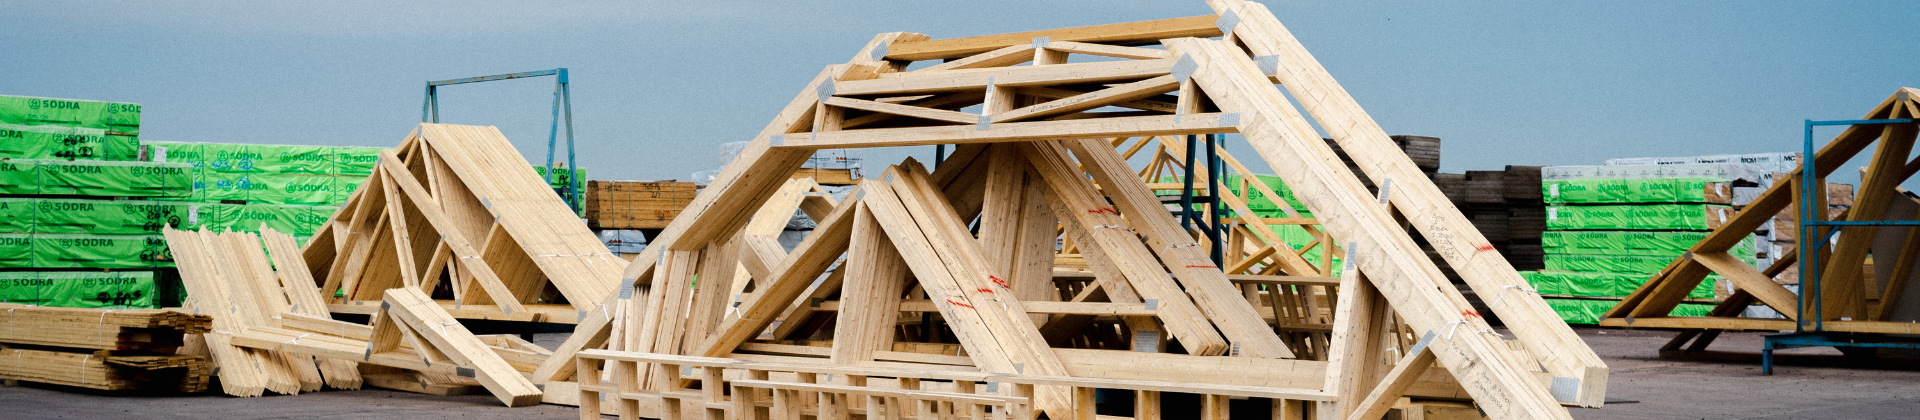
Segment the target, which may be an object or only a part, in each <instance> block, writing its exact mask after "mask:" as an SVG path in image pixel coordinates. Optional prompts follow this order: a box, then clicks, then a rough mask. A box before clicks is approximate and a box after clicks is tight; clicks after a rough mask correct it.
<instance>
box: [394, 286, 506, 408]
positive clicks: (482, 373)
mask: <svg viewBox="0 0 1920 420" xmlns="http://www.w3.org/2000/svg"><path fill="white" fill-rule="evenodd" d="M432 300H433V299H432V298H430V297H427V295H426V294H425V293H421V292H420V291H419V290H414V289H393V290H389V291H387V299H386V301H385V302H386V303H387V304H389V305H391V306H390V307H389V309H390V310H392V312H390V313H391V314H393V315H395V318H396V319H399V320H402V321H404V322H406V323H407V324H408V326H409V327H410V329H411V330H412V331H413V332H415V333H418V334H420V337H422V338H425V339H426V340H427V341H430V342H432V343H433V346H434V348H436V349H439V350H440V351H442V352H444V353H445V355H446V356H447V357H448V358H450V359H452V360H453V361H454V363H458V364H459V365H460V366H462V367H466V368H469V369H472V370H473V371H474V378H475V379H477V380H479V381H480V384H481V385H484V386H486V387H487V391H489V392H492V393H493V396H494V397H495V398H499V399H500V401H501V402H503V403H506V404H507V406H508V407H524V406H529V405H535V404H539V403H540V389H539V388H537V387H534V385H533V382H529V381H528V380H527V378H526V377H524V376H521V375H520V372H519V371H516V370H514V368H513V366H512V365H508V364H507V362H506V361H505V360H501V359H500V356H499V355H498V354H495V353H494V352H493V351H492V350H490V349H489V348H488V346H487V345H486V343H482V342H480V339H478V338H474V337H473V333H471V332H468V331H467V329H466V327H465V326H462V325H460V321H457V320H455V319H454V318H453V315H448V314H447V313H446V311H442V310H440V306H439V305H435V304H434V303H433V301H432Z"/></svg>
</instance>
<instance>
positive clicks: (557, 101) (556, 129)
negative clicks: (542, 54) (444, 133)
mask: <svg viewBox="0 0 1920 420" xmlns="http://www.w3.org/2000/svg"><path fill="white" fill-rule="evenodd" d="M540 76H554V77H555V79H556V80H555V81H554V85H553V125H551V126H550V127H548V129H547V160H546V166H547V175H546V177H547V186H550V187H551V186H553V178H554V177H555V176H559V175H558V172H559V170H558V169H559V168H555V167H554V163H555V162H554V160H553V158H554V156H553V155H554V153H555V149H556V146H557V143H558V142H559V138H560V125H561V123H562V122H563V120H564V122H565V124H566V127H567V168H566V169H567V170H568V171H569V172H568V176H569V177H572V176H573V173H574V172H572V171H578V170H579V168H580V165H578V164H576V162H575V161H574V152H573V94H572V92H571V90H569V89H568V87H567V69H566V68H565V67H562V68H557V69H552V70H540V71H529V72H520V73H508V74H496V75H492V76H480V77H468V78H461V79H448V80H434V81H428V82H427V99H426V103H424V104H421V106H420V121H421V122H431V123H438V122H440V94H439V88H440V87H441V86H448V85H458V84H466V83H479V82H492V81H498V80H512V79H525V78H529V77H540ZM567 181H568V182H567V183H566V186H565V187H559V188H554V189H553V190H554V192H555V193H557V194H560V198H561V199H562V200H566V202H567V206H568V207H572V208H573V210H574V211H580V209H582V208H583V207H582V206H583V205H584V204H585V202H584V201H583V200H581V198H580V193H581V191H580V187H579V185H578V184H580V183H581V180H576V179H571V178H569V179H567Z"/></svg>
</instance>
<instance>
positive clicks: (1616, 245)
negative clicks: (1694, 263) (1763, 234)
mask: <svg viewBox="0 0 1920 420" xmlns="http://www.w3.org/2000/svg"><path fill="white" fill-rule="evenodd" d="M1707 234H1708V232H1658V231H1547V232H1544V233H1542V234H1541V235H1540V248H1541V250H1543V251H1545V252H1547V253H1553V254H1589V255H1630V256H1640V257H1665V258H1673V257H1677V256H1680V254H1684V253H1686V252H1687V250H1689V249H1692V248H1693V245H1694V244H1696V243H1699V242H1700V240H1701V239H1705V238H1706V237H1707ZM1753 244H1754V242H1753V237H1752V236H1748V237H1746V238H1744V239H1741V240H1740V243H1738V244H1735V245H1734V246H1733V248H1731V249H1729V250H1728V251H1727V252H1728V253H1731V254H1733V255H1746V256H1748V257H1751V256H1752V255H1753V254H1754V249H1753Z"/></svg>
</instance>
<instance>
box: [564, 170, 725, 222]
mask: <svg viewBox="0 0 1920 420" xmlns="http://www.w3.org/2000/svg"><path fill="white" fill-rule="evenodd" d="M699 193H700V189H699V186H697V185H694V183H692V182H674V181H651V182H648V181H588V182H587V224H588V225H589V226H591V227H593V228H594V229H660V228H664V227H667V223H668V222H672V221H673V218H674V217H675V216H679V215H680V209H684V208H686V207H687V204H688V203H692V202H693V196H694V195H697V194H699Z"/></svg>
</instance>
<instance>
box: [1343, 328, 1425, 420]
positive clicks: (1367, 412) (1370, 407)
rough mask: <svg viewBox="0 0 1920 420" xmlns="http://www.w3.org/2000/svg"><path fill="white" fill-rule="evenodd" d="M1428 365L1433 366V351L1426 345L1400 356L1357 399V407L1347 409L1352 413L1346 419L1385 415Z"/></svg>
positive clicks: (1365, 418) (1375, 417)
mask: <svg viewBox="0 0 1920 420" xmlns="http://www.w3.org/2000/svg"><path fill="white" fill-rule="evenodd" d="M1430 367H1433V351H1432V350H1430V349H1428V348H1427V347H1426V346H1418V347H1417V348H1415V349H1414V351H1413V352H1411V353H1408V354H1407V355H1406V356H1405V357H1403V358H1401V359H1400V363H1397V364H1394V365H1393V370H1392V371H1389V372H1387V377H1386V379H1384V380H1381V381H1380V385H1379V386H1376V387H1374V388H1373V391H1371V392H1368V393H1367V396H1366V398H1365V399H1362V400H1359V403H1358V404H1357V405H1358V406H1357V407H1354V408H1353V409H1352V410H1348V412H1349V413H1352V414H1349V415H1347V420H1372V419H1377V418H1380V417H1382V416H1385V415H1387V410H1390V409H1392V408H1393V403H1394V401H1396V400H1399V399H1400V396H1402V395H1406V394H1407V388H1411V387H1412V386H1413V382H1414V380H1416V379H1419V378H1420V375H1421V374H1424V373H1426V371H1427V368H1430Z"/></svg>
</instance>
